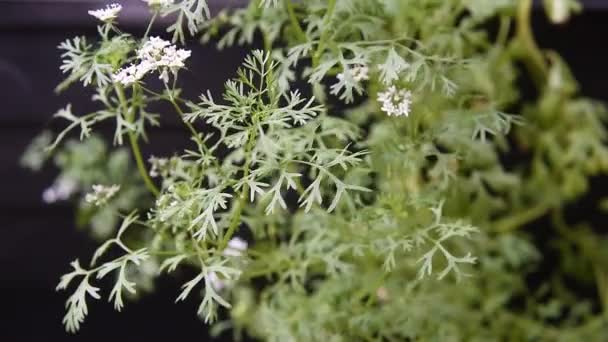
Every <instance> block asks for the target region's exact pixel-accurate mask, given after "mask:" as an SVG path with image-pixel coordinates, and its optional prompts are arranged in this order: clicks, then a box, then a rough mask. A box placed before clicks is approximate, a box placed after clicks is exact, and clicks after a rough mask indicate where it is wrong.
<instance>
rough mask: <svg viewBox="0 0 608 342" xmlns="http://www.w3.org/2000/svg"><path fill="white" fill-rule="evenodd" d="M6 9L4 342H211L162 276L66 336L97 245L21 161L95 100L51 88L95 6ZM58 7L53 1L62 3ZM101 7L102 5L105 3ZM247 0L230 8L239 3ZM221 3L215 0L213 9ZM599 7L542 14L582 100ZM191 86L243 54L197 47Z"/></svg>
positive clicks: (0, 278)
mask: <svg viewBox="0 0 608 342" xmlns="http://www.w3.org/2000/svg"><path fill="white" fill-rule="evenodd" d="M51 2H53V1H48V0H47V1H25V0H24V1H8V2H2V1H0V105H1V107H0V182H1V187H0V189H1V192H0V193H1V194H2V195H0V218H1V219H2V220H1V224H0V229H1V231H2V235H0V236H1V238H0V267H1V271H0V274H1V275H0V308H1V309H0V341H63V340H81V341H97V340H99V341H102V340H108V339H112V338H114V339H117V340H118V341H122V340H127V339H131V340H132V341H143V340H144V339H149V340H151V341H157V340H158V341H162V340H167V341H168V340H174V339H176V340H180V339H185V338H186V336H189V337H192V338H197V340H205V339H206V337H207V332H206V328H205V326H204V324H203V323H202V322H201V321H199V320H198V318H197V317H196V315H195V312H196V305H197V303H195V302H194V301H189V302H188V303H185V304H174V299H175V297H176V295H177V293H178V289H179V286H180V283H179V282H178V281H177V280H175V279H172V278H169V277H164V278H163V279H162V280H160V281H159V282H158V283H157V292H156V293H155V294H153V295H150V296H146V297H144V298H143V299H142V300H141V301H139V302H138V303H128V304H127V306H126V308H125V309H124V311H123V312H122V313H117V312H115V311H114V310H113V308H112V305H111V304H108V303H106V302H105V300H104V302H92V303H91V307H90V316H89V317H88V320H87V322H86V324H85V325H84V327H83V329H82V331H81V332H80V333H79V335H77V336H69V335H66V334H65V333H64V330H63V326H62V324H61V318H62V316H63V305H64V301H65V299H66V293H56V292H55V291H54V288H55V286H56V284H57V281H58V279H59V276H60V275H61V274H63V273H65V272H66V271H67V270H68V263H69V262H70V261H71V260H73V259H74V258H75V257H79V258H81V259H84V260H88V258H89V257H90V255H91V254H92V252H93V250H94V249H95V247H96V245H95V243H94V242H92V241H91V240H90V239H89V238H88V237H87V235H86V234H85V233H83V232H78V231H77V230H76V229H75V228H74V223H73V212H72V209H71V206H70V205H69V204H68V203H64V204H56V205H46V204H44V203H43V202H42V200H41V192H42V190H43V189H44V188H46V187H47V186H49V185H50V184H51V182H52V180H53V178H54V175H55V173H54V172H55V171H54V170H50V169H47V170H46V171H44V172H42V173H38V174H32V173H30V172H28V171H25V170H23V169H21V168H19V166H18V164H17V161H18V159H19V157H20V155H21V153H22V152H23V150H24V148H25V146H26V145H27V143H28V142H29V141H30V139H31V138H32V137H33V136H35V135H36V134H37V133H38V132H39V131H40V130H41V129H42V128H44V127H48V126H49V125H51V127H59V126H53V125H56V124H55V123H51V122H50V121H49V119H50V116H51V114H52V113H53V112H54V111H56V110H57V109H58V108H60V107H63V106H64V105H65V104H66V103H67V102H71V103H73V106H74V108H75V110H77V111H85V110H86V109H87V107H88V106H90V104H88V102H89V101H88V98H89V96H90V94H87V93H84V92H83V91H82V90H78V89H74V90H71V91H68V92H67V93H65V94H62V95H61V96H56V95H55V94H54V93H53V88H54V87H55V85H56V84H58V83H59V82H60V80H61V74H60V71H59V69H58V66H59V53H58V51H57V50H56V48H55V47H56V46H57V45H58V43H59V42H61V41H62V40H64V39H65V38H66V37H70V36H74V35H76V34H82V33H88V34H91V35H93V34H94V33H95V31H94V27H92V26H91V25H92V24H94V23H93V21H91V20H90V18H88V16H87V15H86V14H85V13H86V10H88V9H90V8H91V7H95V6H96V5H94V4H93V5H91V3H95V1H88V2H87V1H82V3H84V4H79V3H78V2H68V1H64V2H61V4H60V5H57V4H50V3H51ZM55 2H56V1H55ZM98 2H104V1H98ZM140 2H141V1H139V0H137V1H136V0H133V1H130V2H126V1H123V3H134V4H135V3H137V5H134V8H132V9H129V10H128V11H127V13H128V15H127V17H126V19H125V21H126V22H125V24H126V27H127V28H128V29H131V30H141V28H140V24H141V23H142V22H143V20H142V17H143V16H145V9H143V8H142V7H141V5H140V4H139V3H140ZM238 2H240V1H231V2H230V3H238ZM216 3H217V1H216ZM589 4H590V5H592V7H594V9H591V10H589V11H588V12H587V13H585V14H584V15H581V16H578V17H576V18H575V19H574V20H572V22H571V23H570V24H569V25H567V26H559V27H555V26H550V25H548V24H547V23H546V21H545V20H544V19H543V16H542V15H540V13H539V15H537V16H536V18H535V25H536V26H535V27H536V31H537V33H538V35H539V39H538V40H539V43H540V45H541V46H543V47H549V48H554V49H557V50H559V51H560V52H561V53H563V54H564V56H565V58H566V60H568V61H569V62H570V63H571V66H572V67H573V69H574V72H575V74H576V75H577V77H578V79H579V81H580V82H581V84H582V90H583V92H584V93H585V94H587V95H589V96H592V97H596V98H600V99H606V100H608V95H607V94H606V89H608V71H607V69H606V61H607V60H608V46H607V45H606V44H604V42H603V41H602V40H603V37H605V36H606V33H608V24H607V22H608V12H604V11H601V10H600V9H599V8H600V7H601V6H602V5H604V7H608V6H606V5H608V1H603V0H596V1H589ZM191 48H192V49H193V50H194V51H193V57H192V60H191V65H190V70H191V71H188V72H186V74H185V76H184V77H183V81H184V82H185V88H186V89H187V91H188V93H189V94H190V98H194V96H196V94H197V93H199V92H201V91H203V90H206V89H211V90H212V91H213V90H215V91H217V90H219V89H220V87H221V84H222V82H223V81H224V79H225V78H226V77H227V76H228V75H231V74H232V73H233V72H234V70H235V68H236V66H237V65H238V64H239V62H240V60H241V58H242V56H243V50H242V49H232V50H229V51H224V52H222V53H219V52H217V51H215V50H214V49H213V48H209V47H201V46H198V45H193V46H192V47H191ZM163 122H164V127H163V128H162V129H154V130H152V139H151V141H153V143H152V145H148V146H145V147H144V153H145V154H146V155H147V154H150V153H151V152H154V153H155V154H160V155H162V154H169V153H171V152H173V151H176V150H178V149H179V148H180V147H184V146H186V145H187V140H186V139H187V136H186V135H185V134H184V133H183V131H182V128H181V127H180V126H179V125H177V124H176V122H174V121H173V120H172V119H171V118H163Z"/></svg>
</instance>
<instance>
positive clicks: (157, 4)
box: [142, 0, 174, 9]
mask: <svg viewBox="0 0 608 342" xmlns="http://www.w3.org/2000/svg"><path fill="white" fill-rule="evenodd" d="M142 1H143V2H145V3H147V4H148V6H149V7H150V8H152V9H160V8H167V7H169V6H171V5H173V3H174V1H173V0H142Z"/></svg>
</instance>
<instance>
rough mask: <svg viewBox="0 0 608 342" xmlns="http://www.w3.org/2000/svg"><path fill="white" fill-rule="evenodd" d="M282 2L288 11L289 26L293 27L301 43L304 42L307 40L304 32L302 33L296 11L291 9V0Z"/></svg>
mask: <svg viewBox="0 0 608 342" xmlns="http://www.w3.org/2000/svg"><path fill="white" fill-rule="evenodd" d="M283 3H284V4H285V8H287V13H289V21H290V22H291V27H292V28H293V30H294V32H295V34H296V37H297V38H298V40H299V41H300V42H301V43H304V42H306V41H307V40H308V39H307V38H306V33H304V30H302V26H300V22H299V21H298V17H297V16H296V12H295V11H294V9H293V4H292V3H291V0H283Z"/></svg>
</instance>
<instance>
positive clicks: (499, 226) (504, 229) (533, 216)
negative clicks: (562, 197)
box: [494, 203, 551, 233]
mask: <svg viewBox="0 0 608 342" xmlns="http://www.w3.org/2000/svg"><path fill="white" fill-rule="evenodd" d="M549 209H551V206H550V205H548V204H546V203H543V204H539V205H537V206H535V207H532V208H530V209H528V210H524V211H522V212H520V213H517V214H515V215H513V216H510V217H507V218H504V219H502V220H499V221H498V222H496V224H495V225H494V227H495V228H494V230H495V231H496V232H497V233H509V232H512V231H514V230H517V229H519V228H522V227H523V226H525V225H526V224H527V223H530V222H532V221H534V220H537V219H539V218H540V217H542V216H543V215H545V214H546V213H547V211H548V210H549Z"/></svg>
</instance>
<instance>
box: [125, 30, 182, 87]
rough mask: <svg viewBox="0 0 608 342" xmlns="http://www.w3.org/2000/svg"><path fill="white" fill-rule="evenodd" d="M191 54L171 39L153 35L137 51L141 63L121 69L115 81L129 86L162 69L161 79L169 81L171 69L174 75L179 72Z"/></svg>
mask: <svg viewBox="0 0 608 342" xmlns="http://www.w3.org/2000/svg"><path fill="white" fill-rule="evenodd" d="M190 55H191V52H190V51H188V50H184V49H178V48H177V47H176V46H175V45H172V44H171V43H170V42H169V41H166V40H164V39H162V38H159V37H151V38H150V39H149V40H148V41H147V42H146V43H145V44H144V45H143V46H142V47H141V49H139V50H138V51H137V58H138V59H139V61H140V62H139V64H137V65H131V66H129V67H127V68H124V69H121V70H119V71H118V72H117V73H116V74H115V75H114V81H115V82H119V83H122V84H123V85H125V86H128V85H131V84H133V83H135V82H137V81H139V80H141V79H142V78H143V77H144V76H145V75H146V74H147V73H149V72H152V71H155V70H160V79H162V80H163V81H164V82H168V81H169V71H170V72H171V73H173V74H174V75H175V74H177V71H178V70H179V69H181V68H183V67H185V66H186V65H185V63H184V62H185V61H186V59H188V58H189V57H190Z"/></svg>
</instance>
